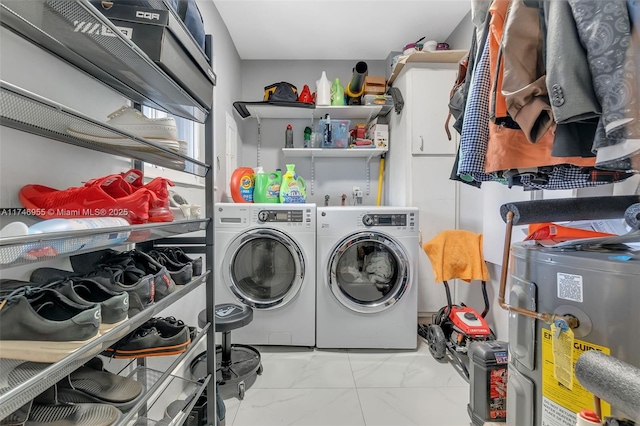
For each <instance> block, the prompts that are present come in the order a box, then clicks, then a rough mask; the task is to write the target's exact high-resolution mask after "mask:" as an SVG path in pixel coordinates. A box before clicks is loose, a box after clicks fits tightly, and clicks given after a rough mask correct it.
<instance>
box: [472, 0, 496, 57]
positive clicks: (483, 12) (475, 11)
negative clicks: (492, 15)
mask: <svg viewBox="0 0 640 426" xmlns="http://www.w3.org/2000/svg"><path fill="white" fill-rule="evenodd" d="M491 3H492V1H491V0H471V22H473V25H475V26H476V29H477V32H476V46H484V40H486V37H487V31H488V28H489V25H488V23H489V7H490V6H491ZM478 50H482V49H478Z"/></svg>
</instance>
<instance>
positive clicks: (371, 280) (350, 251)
mask: <svg viewBox="0 0 640 426" xmlns="http://www.w3.org/2000/svg"><path fill="white" fill-rule="evenodd" d="M327 266H328V274H327V276H328V277H329V282H328V284H329V288H330V289H331V292H332V293H333V295H334V296H335V297H336V299H337V300H338V301H339V302H340V303H341V304H343V305H344V306H346V307H347V308H349V309H351V310H353V311H355V312H360V313H374V312H381V311H384V310H385V309H388V308H389V307H391V306H392V305H393V304H395V303H396V302H397V301H398V300H400V298H401V297H402V295H403V294H404V293H405V291H407V288H408V287H409V284H410V282H411V281H410V280H409V278H410V277H409V273H410V272H409V259H408V257H407V255H406V253H405V251H404V250H403V249H402V247H401V246H400V245H399V244H398V243H397V242H395V241H394V240H393V239H391V238H390V237H388V236H386V235H383V234H379V233H377V232H360V233H357V234H353V235H350V236H349V237H347V238H345V239H344V240H342V241H341V242H340V243H339V244H338V245H337V246H336V248H335V249H334V251H333V253H331V256H330V257H329V262H328V265H327Z"/></svg>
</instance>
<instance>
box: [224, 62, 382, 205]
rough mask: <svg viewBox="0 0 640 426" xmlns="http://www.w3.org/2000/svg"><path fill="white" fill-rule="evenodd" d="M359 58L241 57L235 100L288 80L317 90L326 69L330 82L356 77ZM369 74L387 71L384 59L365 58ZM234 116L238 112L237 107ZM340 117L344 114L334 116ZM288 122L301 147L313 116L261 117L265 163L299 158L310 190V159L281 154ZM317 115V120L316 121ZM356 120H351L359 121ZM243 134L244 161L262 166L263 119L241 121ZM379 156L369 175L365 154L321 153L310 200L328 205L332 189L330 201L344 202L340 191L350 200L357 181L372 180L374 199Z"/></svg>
mask: <svg viewBox="0 0 640 426" xmlns="http://www.w3.org/2000/svg"><path fill="white" fill-rule="evenodd" d="M356 62H358V59H354V60H353V61H242V95H241V96H239V97H238V98H237V99H235V100H243V101H261V100H262V98H263V94H264V87H265V86H268V85H270V84H272V83H277V82H280V81H286V82H289V83H291V84H293V85H294V86H296V87H297V88H298V90H299V91H301V90H302V88H303V86H304V85H305V84H307V85H309V89H310V90H311V92H312V93H313V92H314V91H315V82H316V80H318V79H319V78H320V76H321V74H322V71H325V72H326V74H327V77H328V78H329V80H331V82H333V79H334V78H339V79H340V82H341V83H342V85H343V86H346V85H347V84H348V83H349V81H350V80H351V76H352V69H353V67H354V66H355V65H356ZM365 62H366V63H367V66H368V74H369V75H382V76H384V66H385V65H384V64H385V63H384V61H370V60H369V61H365ZM235 117H239V115H238V114H237V113H236V114H235ZM332 118H340V117H332ZM287 124H291V125H292V127H293V132H294V146H295V147H302V139H303V131H304V128H305V127H306V126H312V123H311V120H310V119H309V120H303V119H297V120H284V119H282V120H281V119H269V120H262V121H261V136H262V137H261V140H262V149H261V153H260V155H261V165H262V167H263V168H264V169H265V171H270V170H275V169H276V168H281V169H282V170H283V171H284V170H286V168H285V165H286V164H287V163H288V162H292V163H295V164H296V172H297V173H298V174H299V175H300V176H302V177H303V178H305V179H306V180H307V191H308V192H309V186H310V178H311V160H310V159H308V158H298V159H295V161H291V159H290V160H289V161H287V159H285V158H284V156H283V155H282V151H281V148H283V147H284V131H285V128H286V126H287ZM316 124H317V121H316V122H315V123H313V125H316ZM354 124H356V123H354V122H352V123H351V126H352V127H353V126H354ZM240 135H241V138H242V143H243V145H242V150H241V151H240V152H239V157H240V158H239V161H238V165H239V166H247V167H256V166H257V149H256V146H257V140H258V125H257V121H256V119H254V118H246V119H244V120H243V121H242V124H241V127H240ZM379 164H380V160H379V158H375V159H372V160H371V162H370V163H369V172H370V180H367V179H366V167H367V163H366V161H365V159H363V158H356V159H333V158H331V159H322V158H321V159H316V162H315V176H316V179H315V194H314V195H311V194H309V193H308V194H307V202H312V203H317V204H318V205H324V196H325V194H328V195H329V196H330V197H331V199H330V205H340V196H341V195H342V194H347V196H348V202H349V201H351V194H352V190H353V187H354V186H359V187H360V189H362V190H363V191H366V189H367V182H369V195H367V194H366V192H365V194H364V197H363V204H365V205H375V203H376V195H377V187H378V172H379Z"/></svg>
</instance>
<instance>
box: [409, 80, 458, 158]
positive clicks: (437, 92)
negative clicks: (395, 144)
mask: <svg viewBox="0 0 640 426" xmlns="http://www.w3.org/2000/svg"><path fill="white" fill-rule="evenodd" d="M409 72H410V73H411V74H410V79H411V84H410V91H411V92H410V93H409V94H408V96H409V97H410V99H411V101H410V102H411V103H410V108H411V128H412V132H411V134H412V141H411V147H412V153H413V154H418V155H420V154H427V155H429V154H455V152H456V143H455V139H453V140H451V141H450V140H449V139H448V138H447V133H446V131H445V127H444V126H445V122H446V121H447V115H448V113H449V107H448V105H449V93H450V91H451V88H452V87H453V84H454V83H455V79H456V70H455V69H449V68H443V69H431V68H429V69H421V68H418V69H413V70H410V71H409ZM449 124H453V119H452V120H450V123H449ZM454 134H455V132H454V131H452V132H451V135H452V137H453V135H454Z"/></svg>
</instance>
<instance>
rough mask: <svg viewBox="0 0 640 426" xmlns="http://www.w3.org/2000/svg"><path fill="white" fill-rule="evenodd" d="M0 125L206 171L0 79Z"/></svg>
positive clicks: (164, 164)
mask: <svg viewBox="0 0 640 426" xmlns="http://www.w3.org/2000/svg"><path fill="white" fill-rule="evenodd" d="M28 3H31V2H28ZM0 124H2V125H3V126H7V127H12V128H14V129H17V130H21V131H25V132H29V133H33V134H36V135H39V136H43V137H46V138H49V139H55V140H58V141H61V142H66V143H69V144H72V145H77V146H81V147H84V148H89V149H92V150H95V151H101V152H106V153H108V154H116V155H120V156H125V157H129V158H135V159H137V160H141V161H144V162H147V163H151V164H156V165H158V166H162V167H167V168H170V169H174V170H179V171H184V172H188V173H192V174H195V175H198V176H205V175H206V174H207V172H208V171H209V165H208V164H205V163H202V162H200V161H198V160H194V159H193V158H190V157H187V156H185V155H183V154H181V153H179V152H176V151H172V150H170V149H167V148H165V147H162V146H159V145H156V144H154V143H153V142H150V141H148V140H146V139H142V138H139V137H136V136H134V135H131V134H129V133H126V132H123V131H121V130H118V129H116V128H113V127H110V126H108V125H106V124H104V123H100V122H98V121H95V120H94V119H92V118H89V117H87V116H86V115H84V114H82V113H80V112H78V111H74V110H72V109H70V108H66V107H65V106H63V105H60V104H58V103H55V102H53V101H51V100H49V99H46V98H43V97H41V96H38V95H36V94H34V93H31V92H29V91H26V90H23V89H21V88H19V87H17V86H14V85H12V84H10V83H7V82H4V81H0ZM82 135H86V136H82ZM96 140H98V141H101V142H97V141H96ZM105 141H108V142H105Z"/></svg>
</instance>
